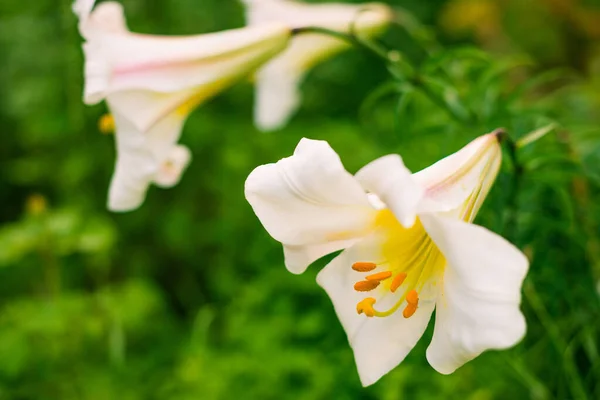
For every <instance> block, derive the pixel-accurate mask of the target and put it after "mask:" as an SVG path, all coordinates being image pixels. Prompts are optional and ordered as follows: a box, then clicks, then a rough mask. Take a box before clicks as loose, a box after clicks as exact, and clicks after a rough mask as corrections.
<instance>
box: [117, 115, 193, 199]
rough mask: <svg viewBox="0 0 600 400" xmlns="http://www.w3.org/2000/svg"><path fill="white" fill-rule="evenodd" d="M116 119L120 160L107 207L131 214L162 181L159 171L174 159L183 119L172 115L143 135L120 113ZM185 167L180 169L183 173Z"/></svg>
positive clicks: (118, 157)
mask: <svg viewBox="0 0 600 400" xmlns="http://www.w3.org/2000/svg"><path fill="white" fill-rule="evenodd" d="M113 116H114V119H115V125H116V132H115V138H116V146H117V161H116V165H115V172H114V174H113V177H112V180H111V183H110V189H109V199H108V208H109V210H112V211H130V210H133V209H136V208H138V207H139V206H140V205H141V204H142V203H143V201H144V198H145V196H146V191H147V190H148V186H149V185H150V183H151V182H154V181H156V180H157V179H158V180H159V181H160V180H161V175H160V169H161V168H162V166H163V163H164V162H166V161H168V159H169V156H171V152H172V151H173V148H174V146H175V143H176V142H177V140H178V139H179V134H180V133H181V128H182V125H183V122H184V119H183V117H182V116H180V115H178V114H175V113H173V114H171V115H169V116H167V117H166V118H164V119H162V120H161V121H160V122H159V123H158V124H156V125H155V126H154V127H153V128H152V129H150V130H149V131H147V132H143V131H140V130H139V129H137V128H136V127H135V125H134V124H133V123H132V122H131V121H130V120H129V119H128V118H126V117H124V116H123V115H121V114H120V113H114V114H113ZM185 164H187V163H185ZM183 168H184V167H183V166H181V171H182V170H183ZM181 171H180V172H179V173H181ZM163 179H164V177H163ZM174 183H175V182H173V184H174Z"/></svg>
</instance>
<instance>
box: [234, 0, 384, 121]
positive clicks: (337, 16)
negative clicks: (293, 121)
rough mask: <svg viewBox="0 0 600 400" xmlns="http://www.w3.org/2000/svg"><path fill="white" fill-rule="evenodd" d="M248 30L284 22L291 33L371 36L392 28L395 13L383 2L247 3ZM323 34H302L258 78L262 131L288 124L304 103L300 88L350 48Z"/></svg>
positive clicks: (249, 0)
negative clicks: (323, 63) (321, 31)
mask: <svg viewBox="0 0 600 400" xmlns="http://www.w3.org/2000/svg"><path fill="white" fill-rule="evenodd" d="M244 3H246V6H247V7H246V9H247V20H248V24H249V25H257V26H259V25H261V24H265V23H272V22H281V23H285V24H287V25H289V26H291V27H292V28H302V27H308V26H317V27H321V28H327V29H331V30H335V31H338V32H345V33H349V32H350V30H351V29H352V28H354V32H356V33H357V34H359V35H362V36H366V37H372V36H375V35H377V34H379V33H380V32H382V31H383V30H384V29H385V27H386V26H387V25H388V24H389V22H390V20H391V18H392V13H391V10H390V8H389V7H388V6H386V5H384V4H381V3H368V4H357V5H351V4H338V3H333V4H303V3H300V2H295V1H288V0H245V1H244ZM349 47H350V46H349V44H348V43H346V42H344V41H342V40H341V39H337V38H333V37H330V36H326V35H322V34H307V33H303V34H301V35H297V36H295V37H294V38H293V39H292V42H291V44H290V45H289V46H288V48H287V49H286V50H285V51H284V52H283V53H281V54H280V55H279V56H278V57H276V58H275V59H273V60H271V61H270V62H269V63H268V64H267V65H266V66H265V67H264V69H261V70H260V71H259V72H258V74H257V79H256V86H257V91H256V106H255V112H254V115H255V121H256V124H257V126H258V127H259V129H261V130H265V131H268V130H274V129H277V128H280V127H281V126H283V125H285V123H286V122H287V121H288V119H289V118H290V116H291V115H292V114H293V113H294V111H296V109H297V108H298V105H299V103H300V91H299V89H298V85H299V84H300V82H301V81H302V79H303V77H304V75H305V74H306V72H307V71H308V70H309V69H310V68H312V67H313V66H314V65H316V64H318V63H319V62H321V61H324V60H326V59H327V58H329V57H331V56H333V55H335V54H337V53H339V52H341V51H343V50H345V49H347V48H349Z"/></svg>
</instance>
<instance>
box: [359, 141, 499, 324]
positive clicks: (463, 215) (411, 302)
mask: <svg viewBox="0 0 600 400" xmlns="http://www.w3.org/2000/svg"><path fill="white" fill-rule="evenodd" d="M501 138H502V133H501V132H500V131H499V132H494V133H491V134H489V135H486V136H484V137H482V138H481V139H482V140H486V141H487V143H485V145H483V146H481V147H480V148H479V149H478V151H477V152H476V153H475V154H473V156H472V157H470V159H469V161H468V162H466V163H465V164H463V165H461V166H460V167H459V168H458V169H456V170H454V171H453V172H452V174H449V175H448V176H446V177H443V178H442V179H440V180H439V181H437V182H436V183H435V184H431V185H430V186H428V187H427V189H426V191H425V193H426V196H427V194H428V193H430V194H431V193H436V192H437V191H440V190H444V188H445V187H448V186H450V185H461V181H462V180H463V179H464V178H465V176H466V175H468V174H469V173H471V172H472V171H473V168H475V167H476V166H479V168H480V172H479V176H478V184H477V185H476V186H475V187H474V188H473V190H472V191H471V192H470V193H468V195H467V196H466V198H465V199H464V201H463V202H462V203H461V204H460V205H459V206H458V207H457V209H456V210H455V213H454V215H455V217H456V218H459V219H461V220H463V221H465V222H472V221H473V219H474V218H475V216H476V214H477V212H478V211H479V208H480V207H481V205H482V203H483V201H484V199H485V197H486V196H487V194H488V192H489V190H490V189H491V186H492V184H493V182H494V180H495V178H496V176H497V174H498V170H499V166H500V160H501V156H502V151H501V148H500V146H499V141H500V140H501ZM484 157H486V159H485V160H486V161H485V162H484V163H483V164H482V160H483V158H484ZM374 229H375V230H378V231H380V232H382V234H383V235H384V237H385V240H384V241H383V243H382V245H381V256H382V259H381V260H365V261H359V262H355V263H354V264H353V265H352V269H353V270H355V271H357V272H362V273H365V277H364V280H360V281H358V282H356V283H355V284H354V290H356V291H358V292H370V291H372V290H375V289H376V288H379V290H385V291H386V292H387V293H386V294H385V296H388V295H396V296H398V298H397V301H396V302H395V303H394V304H393V305H392V306H391V307H390V308H389V309H388V310H385V311H380V310H377V309H375V306H374V305H375V303H376V299H375V298H373V297H366V298H364V299H363V300H361V301H359V302H358V304H357V305H356V311H357V312H358V314H365V315H366V316H367V317H387V316H389V315H392V314H394V313H395V312H396V311H398V310H399V309H400V307H401V306H402V305H403V304H406V305H405V307H404V309H403V311H402V315H403V316H404V318H410V317H411V316H412V315H414V313H415V312H416V311H417V308H418V306H419V298H420V297H421V293H423V291H424V290H425V291H426V294H425V297H426V299H427V300H434V299H433V298H432V297H434V296H435V291H434V293H432V290H431V289H433V288H438V290H442V286H443V285H442V284H441V280H443V277H444V269H445V266H446V259H445V257H444V255H443V254H442V252H441V251H440V250H439V248H438V246H437V245H436V244H435V243H434V241H433V240H432V239H431V237H430V236H429V234H428V233H427V231H426V230H425V228H424V227H423V224H422V223H421V221H420V219H419V218H418V217H417V218H416V220H415V223H414V224H413V225H412V226H411V227H410V228H406V227H404V226H402V224H400V223H399V222H398V220H397V219H396V217H395V216H394V214H393V212H392V211H391V210H390V209H387V208H386V209H382V210H379V211H378V212H377V215H376V217H375V223H374ZM405 301H406V303H404V302H405Z"/></svg>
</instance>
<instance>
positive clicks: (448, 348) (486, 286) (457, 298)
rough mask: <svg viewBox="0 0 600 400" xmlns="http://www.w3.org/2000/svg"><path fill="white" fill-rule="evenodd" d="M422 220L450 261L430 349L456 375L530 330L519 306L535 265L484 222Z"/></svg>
mask: <svg viewBox="0 0 600 400" xmlns="http://www.w3.org/2000/svg"><path fill="white" fill-rule="evenodd" d="M419 218H420V219H421V222H422V223H423V226H424V227H425V229H426V230H427V233H428V234H429V235H430V236H431V238H432V239H433V241H434V242H435V243H436V245H437V246H438V247H439V249H440V250H441V251H442V253H443V254H444V256H445V257H446V260H447V261H448V265H447V267H446V271H445V274H444V283H443V290H442V295H441V296H440V298H439V299H438V301H437V310H436V319H435V329H434V333H433V339H432V341H431V344H430V345H429V348H428V349H427V360H428V361H429V364H431V366H432V367H433V368H435V369H436V370H437V371H438V372H440V373H443V374H450V373H452V372H454V371H455V370H456V369H457V368H459V367H460V366H462V365H463V364H464V363H466V362H467V361H469V360H472V359H473V358H475V357H477V356H478V355H479V354H481V353H482V352H483V351H485V350H487V349H505V348H508V347H511V346H514V345H515V344H516V343H518V342H519V341H520V340H521V339H522V338H523V336H524V334H525V329H526V326H525V319H524V317H523V315H522V314H521V311H520V310H519V304H520V301H521V285H522V283H523V279H524V278H525V274H526V273H527V269H528V264H529V263H528V261H527V258H526V257H525V255H524V254H523V253H522V252H521V251H519V250H518V249H517V248H516V247H514V246H513V245H512V244H510V243H509V242H507V241H506V240H504V239H503V238H502V237H500V236H498V235H496V234H495V233H493V232H490V231H489V230H487V229H485V228H482V227H480V226H477V225H471V224H467V223H465V222H462V221H459V220H455V219H450V218H445V217H438V216H433V215H420V216H419Z"/></svg>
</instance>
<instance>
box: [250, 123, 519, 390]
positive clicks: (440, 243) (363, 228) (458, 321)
mask: <svg viewBox="0 0 600 400" xmlns="http://www.w3.org/2000/svg"><path fill="white" fill-rule="evenodd" d="M498 136H499V135H498V134H496V133H491V134H488V135H484V136H481V137H479V138H478V139H476V140H474V141H473V142H471V143H470V144H469V145H467V146H466V147H464V148H463V149H461V150H460V151H458V152H457V153H454V154H452V155H450V156H448V157H446V158H444V159H442V160H440V161H439V162H437V163H435V164H433V165H432V166H430V167H428V168H426V169H424V170H422V171H420V172H417V173H416V174H412V175H411V173H410V172H409V171H408V169H407V168H406V167H405V166H404V164H403V163H402V159H401V158H400V157H399V156H397V155H388V156H385V157H382V158H379V159H377V160H375V161H373V162H372V163H370V164H368V165H367V166H365V167H364V168H363V169H361V170H360V171H359V172H358V173H357V174H356V175H354V176H352V175H351V174H350V173H348V172H347V171H346V170H345V169H344V167H343V165H342V163H341V161H340V159H339V157H338V155H337V154H336V153H335V152H334V151H333V150H332V149H331V148H330V147H329V145H328V144H327V143H326V142H323V141H316V140H308V139H303V140H302V141H301V142H300V143H299V144H298V147H297V148H296V150H295V152H294V155H293V156H291V157H288V158H284V159H282V160H280V161H279V162H277V163H275V164H267V165H263V166H260V167H258V168H256V169H255V170H254V171H253V172H252V173H251V174H250V176H249V177H248V179H247V181H246V198H247V199H248V201H249V202H250V204H251V205H252V208H253V209H254V212H255V213H256V215H257V216H258V218H259V219H260V221H261V222H262V224H263V225H264V227H265V228H266V229H267V231H268V232H269V233H270V234H271V236H273V237H274V238H275V239H276V240H278V241H280V242H281V243H282V244H283V246H284V255H285V263H286V266H287V268H288V269H289V270H290V271H291V272H293V273H302V272H303V271H304V270H305V269H306V268H307V266H308V265H309V264H311V263H312V262H313V261H315V260H317V259H318V258H320V257H322V256H324V255H326V254H328V253H331V252H333V251H336V250H340V249H345V250H344V251H343V252H342V253H341V254H340V255H338V256H337V257H336V258H335V259H334V260H332V261H331V262H330V263H329V264H328V265H327V266H326V267H325V268H324V269H323V270H322V271H321V272H320V273H319V274H318V276H317V281H318V283H319V284H320V285H321V286H322V287H323V288H324V289H325V291H326V292H327V293H328V295H329V296H330V297H331V300H332V302H333V305H334V308H335V311H336V313H337V315H338V317H339V319H340V321H341V323H342V325H343V327H344V329H345V331H346V333H347V335H348V340H349V342H350V346H351V347H352V349H353V351H354V356H355V360H356V364H357V367H358V372H359V375H360V379H361V382H362V384H363V385H364V386H367V385H370V384H372V383H374V382H376V381H377V380H379V379H380V378H381V377H382V376H383V375H385V374H386V373H387V372H389V371H390V370H391V369H392V368H394V367H395V366H397V365H398V364H399V363H401V362H402V361H403V360H404V358H405V357H406V355H407V354H408V353H409V351H410V350H411V349H412V348H413V347H414V346H415V345H416V343H417V341H418V340H419V338H420V337H421V336H422V335H423V332H424V331H425V328H426V327H427V324H428V322H429V319H430V317H431V314H432V312H433V310H434V308H437V311H436V317H435V320H436V321H435V329H434V335H433V339H432V341H431V344H430V345H429V348H428V349H427V360H428V361H429V363H430V364H431V366H432V367H433V368H435V369H436V370H437V371H438V372H440V373H443V374H449V373H452V372H454V371H455V370H456V369H457V368H459V367H460V366H461V365H463V364H464V363H466V362H467V361H469V360H471V359H473V358H475V357H477V356H478V355H479V354H481V353H482V352H483V351H485V350H487V349H504V348H508V347H511V346H513V345H514V344H516V343H517V342H518V341H520V340H521V338H522V337H523V335H524V333H525V320H524V317H523V315H522V314H521V312H520V310H519V304H520V300H521V294H520V293H521V285H522V282H523V279H524V277H525V274H526V272H527V269H528V261H527V259H526V257H525V256H524V255H523V254H522V253H521V252H520V251H519V250H518V249H517V248H515V247H514V246H513V245H511V244H510V243H508V242H507V241H506V240H504V239H503V238H502V237H500V236H498V235H497V234H495V233H493V232H491V231H489V230H487V229H485V228H483V227H481V226H476V225H473V224H471V223H470V222H471V221H472V220H473V218H474V217H475V215H476V214H477V212H478V210H479V208H480V206H481V204H482V202H483V200H484V199H485V197H486V196H487V193H488V191H489V189H490V187H491V185H492V183H493V181H494V179H495V177H496V175H497V173H498V170H499V166H500V162H501V148H500V146H499V143H498ZM366 292H370V293H368V294H366Z"/></svg>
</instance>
